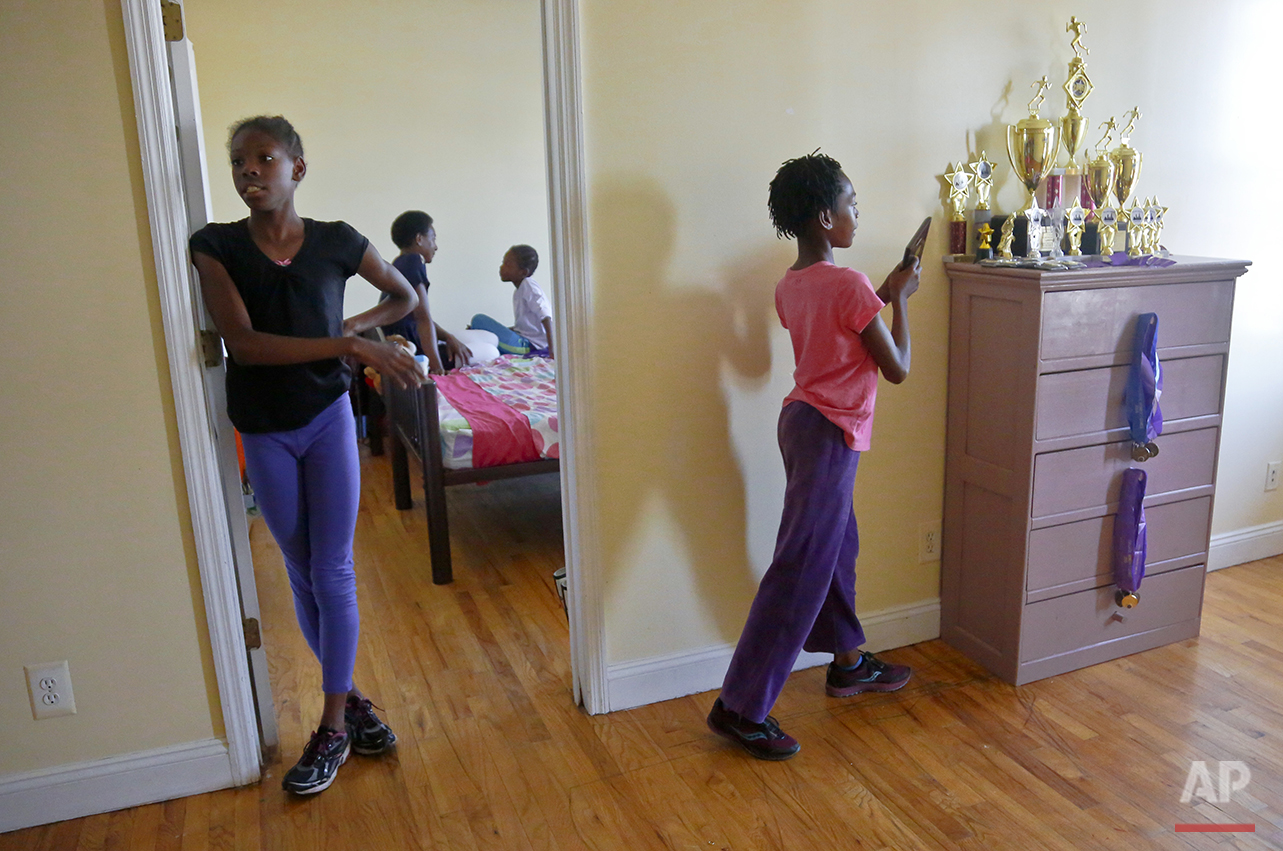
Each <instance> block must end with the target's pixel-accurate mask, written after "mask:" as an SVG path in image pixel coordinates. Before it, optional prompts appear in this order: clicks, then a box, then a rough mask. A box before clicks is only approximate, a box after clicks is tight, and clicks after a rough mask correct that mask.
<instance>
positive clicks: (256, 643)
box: [242, 618, 263, 650]
mask: <svg viewBox="0 0 1283 851" xmlns="http://www.w3.org/2000/svg"><path fill="white" fill-rule="evenodd" d="M242 625H243V626H244V627H245V649H246V650H257V649H258V648H260V647H262V646H263V633H262V630H260V629H259V628H258V618H245V620H244V621H243V622H242Z"/></svg>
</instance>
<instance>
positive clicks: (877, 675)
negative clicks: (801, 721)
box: [824, 653, 913, 697]
mask: <svg viewBox="0 0 1283 851" xmlns="http://www.w3.org/2000/svg"><path fill="white" fill-rule="evenodd" d="M912 675H913V669H911V668H910V667H909V666H908V665H893V664H891V663H890V662H883V661H882V660H881V659H879V658H878V657H877V656H874V655H873V654H872V653H864V654H862V655H861V657H860V664H858V665H856V666H855V667H854V668H843V667H842V666H841V665H839V664H838V663H837V662H831V663H829V674H828V677H827V678H826V679H825V683H824V691H825V693H826V694H828V696H829V697H850V696H851V695H853V694H860V693H861V692H866V691H895V690H896V689H898V688H903V687H904V684H905V683H907V682H908V681H909V677H910V676H912Z"/></svg>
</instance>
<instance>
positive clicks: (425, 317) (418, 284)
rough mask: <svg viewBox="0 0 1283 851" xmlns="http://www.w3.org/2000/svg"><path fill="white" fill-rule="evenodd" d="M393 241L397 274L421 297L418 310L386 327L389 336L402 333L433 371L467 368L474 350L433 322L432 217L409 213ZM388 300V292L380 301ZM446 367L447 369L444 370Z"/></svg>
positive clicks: (396, 225) (394, 224)
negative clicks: (430, 305)
mask: <svg viewBox="0 0 1283 851" xmlns="http://www.w3.org/2000/svg"><path fill="white" fill-rule="evenodd" d="M392 242H393V243H395V244H396V247H397V248H399V249H401V253H400V254H398V255H397V256H396V258H395V259H393V261H392V265H393V266H395V267H396V269H397V271H398V272H400V273H401V274H402V275H404V276H405V279H406V280H407V281H409V282H410V286H412V287H414V291H415V293H416V294H417V295H418V296H419V304H418V306H417V307H415V308H414V311H413V312H412V313H411V314H410V315H409V316H406V317H403V318H401V319H399V320H397V321H396V322H393V323H391V324H390V325H384V326H383V332H384V333H385V334H400V335H401V336H402V337H405V338H406V339H407V340H409V341H410V342H411V343H412V344H413V345H414V348H415V352H416V353H418V354H422V355H425V356H426V357H427V359H428V367H429V370H430V371H431V372H433V373H440V372H444V369H453V368H455V367H457V366H464V365H466V364H467V363H468V362H469V361H470V360H471V358H472V351H471V349H469V348H468V347H467V346H466V345H464V344H463V343H462V342H461V341H460V340H459V339H458V338H457V337H455V336H454V335H453V334H451V333H450V332H449V331H447V330H445V329H444V328H442V327H441V326H440V325H438V324H437V323H436V322H435V321H433V319H432V313H431V311H430V310H429V309H428V287H429V286H431V284H430V283H429V282H428V266H427V264H429V263H431V262H432V258H433V257H435V256H436V253H437V231H436V227H435V226H434V225H433V223H432V217H431V216H429V215H428V214H427V213H425V212H423V211H422V210H407V211H406V212H404V213H402V214H401V215H399V216H397V217H396V219H395V221H393V222H392ZM386 298H388V296H387V294H386V293H385V294H384V295H383V296H381V297H380V301H382V300H383V299H386ZM443 367H444V369H443Z"/></svg>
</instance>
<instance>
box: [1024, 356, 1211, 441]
mask: <svg viewBox="0 0 1283 851" xmlns="http://www.w3.org/2000/svg"><path fill="white" fill-rule="evenodd" d="M1160 366H1161V368H1162V372H1163V395H1162V398H1161V399H1160V405H1161V407H1162V409H1163V418H1164V419H1165V420H1167V421H1169V422H1170V421H1172V420H1180V419H1186V418H1188V417H1200V416H1205V415H1208V414H1217V413H1220V409H1221V375H1222V373H1223V372H1224V368H1225V358H1224V356H1223V355H1209V356H1207V357H1199V358H1177V359H1172V360H1167V361H1162V362H1161V364H1160ZM1130 371H1131V370H1130V368H1129V367H1126V366H1116V367H1112V368H1105V369H1080V370H1075V371H1073V372H1056V373H1051V374H1048V375H1041V376H1039V377H1038V402H1037V405H1038V415H1037V417H1038V420H1037V422H1038V425H1037V434H1036V438H1037V439H1038V440H1049V439H1051V438H1055V437H1069V436H1071V435H1078V434H1096V433H1099V432H1102V431H1108V430H1109V429H1115V428H1126V427H1127V412H1126V411H1125V410H1124V409H1123V393H1124V391H1125V389H1126V387H1127V375H1128V373H1129V372H1130Z"/></svg>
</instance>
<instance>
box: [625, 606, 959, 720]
mask: <svg viewBox="0 0 1283 851" xmlns="http://www.w3.org/2000/svg"><path fill="white" fill-rule="evenodd" d="M860 624H861V626H863V627H864V636H865V639H866V643H865V645H864V649H865V650H868V651H870V652H874V653H876V652H879V651H882V650H889V649H891V648H894V647H905V646H907V645H910V644H917V643H918V642H920V641H931V640H933V639H936V638H939V637H940V600H939V598H935V599H931V600H922V601H920V602H917V603H911V604H909V605H907V606H894V607H891V608H888V609H882V610H881V611H878V612H872V613H870V614H868V615H862V616H861V617H860ZM734 652H735V645H734V644H722V645H717V646H714V647H706V648H704V649H702V650H694V651H684V652H681V653H671V654H668V655H666V656H653V657H651V658H649V659H638V660H635V661H630V662H621V663H619V664H617V665H611V666H610V667H609V668H608V670H607V677H608V684H609V694H610V700H609V705H610V707H609V711H611V712H615V711H617V710H620V709H631V708H632V707H634V706H644V705H646V704H648V703H656V702H658V701H661V700H672V699H673V698H675V697H683V696H685V695H688V694H695V693H697V692H701V691H708V690H710V689H715V688H719V687H720V686H721V684H722V678H723V677H725V676H726V669H727V667H729V666H730V663H731V654H732V653H734ZM832 660H833V655H832V654H831V653H807V652H805V651H803V652H802V653H801V655H799V656H798V658H797V662H796V663H794V665H793V670H795V671H800V670H802V669H804V668H813V667H815V666H816V665H827V664H828V663H829V662H831V661H832Z"/></svg>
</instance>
